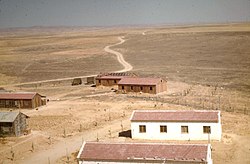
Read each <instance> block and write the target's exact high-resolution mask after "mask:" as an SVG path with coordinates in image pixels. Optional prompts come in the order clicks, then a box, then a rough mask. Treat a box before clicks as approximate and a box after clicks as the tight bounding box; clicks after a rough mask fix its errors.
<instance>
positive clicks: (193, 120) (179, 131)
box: [130, 110, 222, 141]
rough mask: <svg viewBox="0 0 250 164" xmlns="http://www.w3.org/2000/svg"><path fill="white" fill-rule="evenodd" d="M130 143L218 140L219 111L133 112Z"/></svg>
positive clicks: (219, 137)
mask: <svg viewBox="0 0 250 164" xmlns="http://www.w3.org/2000/svg"><path fill="white" fill-rule="evenodd" d="M130 120H131V134H132V138H133V139H151V140H219V141H220V140H221V135H222V128H221V119H220V111H212V110H135V111H134V112H133V114H132V116H131V119H130Z"/></svg>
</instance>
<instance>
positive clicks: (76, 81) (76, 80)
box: [71, 78, 82, 85]
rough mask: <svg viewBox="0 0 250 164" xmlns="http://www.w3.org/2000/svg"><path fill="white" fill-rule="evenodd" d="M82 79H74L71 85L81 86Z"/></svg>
mask: <svg viewBox="0 0 250 164" xmlns="http://www.w3.org/2000/svg"><path fill="white" fill-rule="evenodd" d="M81 84H82V79H81V78H74V79H73V81H72V83H71V85H81Z"/></svg>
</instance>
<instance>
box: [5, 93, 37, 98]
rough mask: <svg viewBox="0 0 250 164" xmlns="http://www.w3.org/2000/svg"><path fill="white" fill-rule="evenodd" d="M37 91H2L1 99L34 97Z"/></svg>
mask: <svg viewBox="0 0 250 164" xmlns="http://www.w3.org/2000/svg"><path fill="white" fill-rule="evenodd" d="M36 94H37V93H36V92H1V93H0V99H33V97H34V96H35V95H36Z"/></svg>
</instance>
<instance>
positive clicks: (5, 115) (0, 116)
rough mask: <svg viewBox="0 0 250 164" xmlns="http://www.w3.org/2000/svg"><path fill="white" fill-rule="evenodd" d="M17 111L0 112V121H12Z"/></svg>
mask: <svg viewBox="0 0 250 164" xmlns="http://www.w3.org/2000/svg"><path fill="white" fill-rule="evenodd" d="M18 114H19V112H0V122H13V121H14V120H15V119H16V117H17V116H18Z"/></svg>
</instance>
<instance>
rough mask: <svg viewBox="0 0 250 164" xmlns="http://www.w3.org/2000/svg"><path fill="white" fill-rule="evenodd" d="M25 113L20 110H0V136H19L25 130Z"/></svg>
mask: <svg viewBox="0 0 250 164" xmlns="http://www.w3.org/2000/svg"><path fill="white" fill-rule="evenodd" d="M27 118H29V117H28V116H27V115H25V114H23V113H21V112H0V136H21V135H23V134H24V133H26V132H27V127H28V126H27V121H26V119H27Z"/></svg>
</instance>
